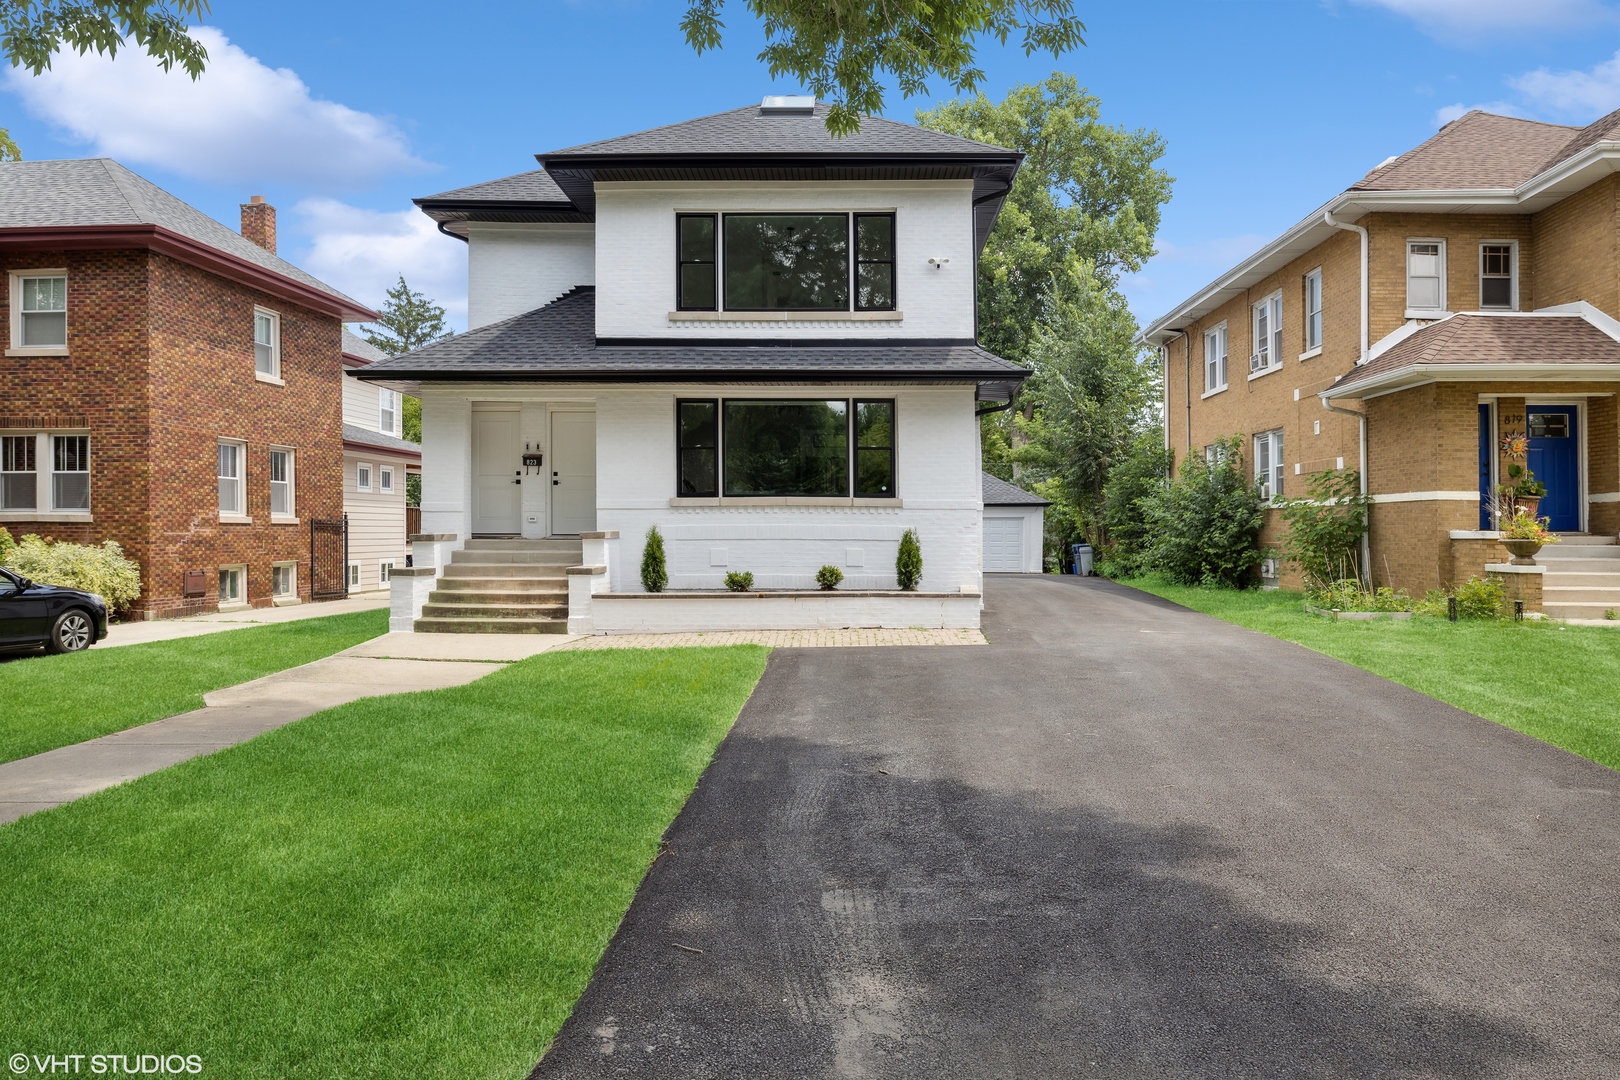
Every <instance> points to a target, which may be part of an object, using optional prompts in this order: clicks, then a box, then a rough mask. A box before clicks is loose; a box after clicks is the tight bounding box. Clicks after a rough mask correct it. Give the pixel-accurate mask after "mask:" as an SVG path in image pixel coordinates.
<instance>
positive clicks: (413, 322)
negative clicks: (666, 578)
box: [0, 0, 450, 443]
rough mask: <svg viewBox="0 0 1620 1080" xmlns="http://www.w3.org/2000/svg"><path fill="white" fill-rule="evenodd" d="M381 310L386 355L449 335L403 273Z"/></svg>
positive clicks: (414, 433)
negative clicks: (407, 281)
mask: <svg viewBox="0 0 1620 1080" xmlns="http://www.w3.org/2000/svg"><path fill="white" fill-rule="evenodd" d="M3 2H4V0H0V3H3ZM381 314H382V317H381V318H380V319H378V320H377V321H376V322H375V323H372V324H371V325H370V326H369V327H367V328H366V329H365V331H364V334H365V338H366V340H367V341H369V342H371V343H372V344H373V345H375V346H376V347H377V348H379V349H381V350H382V351H383V352H385V353H387V354H388V355H389V356H398V355H399V354H400V353H407V352H410V351H411V350H412V349H419V348H421V347H422V346H423V345H430V344H432V343H433V342H435V341H438V340H439V339H440V338H446V337H449V336H450V328H449V327H448V326H446V325H445V322H444V308H442V307H440V306H439V305H438V304H435V303H434V302H433V301H432V300H429V299H428V298H427V296H426V295H425V294H423V293H419V292H413V291H412V289H411V287H410V286H409V285H407V284H405V275H404V274H401V275H400V276H399V284H398V285H395V286H394V287H393V288H391V289H389V290H388V300H387V302H386V303H384V304H383V307H382V312H381ZM403 405H404V408H403V409H402V410H401V412H400V431H401V432H402V433H403V434H404V436H405V438H407V439H409V440H410V441H411V442H414V443H419V442H421V441H422V399H421V398H414V397H408V396H407V397H406V398H405V400H404V403H403Z"/></svg>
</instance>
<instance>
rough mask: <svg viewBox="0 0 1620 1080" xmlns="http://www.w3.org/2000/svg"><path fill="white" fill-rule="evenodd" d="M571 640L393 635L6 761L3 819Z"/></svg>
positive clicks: (453, 681)
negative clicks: (199, 703) (199, 702)
mask: <svg viewBox="0 0 1620 1080" xmlns="http://www.w3.org/2000/svg"><path fill="white" fill-rule="evenodd" d="M280 610H283V611H287V610H297V609H293V608H283V609H280ZM402 639H403V640H402ZM570 640H572V639H571V638H569V637H566V636H563V635H550V634H385V635H383V636H382V637H380V638H374V639H372V640H371V641H367V642H364V643H362V644H360V645H356V646H355V647H354V648H352V649H347V650H345V651H344V652H341V653H338V654H337V655H335V656H328V657H326V658H325V659H323V660H316V661H315V662H314V663H311V664H305V665H303V666H302V667H295V668H289V669H288V670H286V671H278V672H276V673H275V674H273V675H266V676H264V677H263V678H260V679H254V680H253V681H252V682H246V683H242V684H241V685H240V686H231V687H227V688H225V689H223V690H215V691H214V692H213V693H211V694H205V695H203V702H204V703H205V705H206V707H205V708H201V709H197V710H195V711H193V712H188V713H182V714H180V715H179V716H171V717H169V718H168V719H165V720H157V721H154V722H152V723H150V724H142V725H141V726H140V727H134V728H130V729H128V730H127V731H119V732H114V733H113V734H111V735H104V736H102V737H101V738H99V739H91V740H89V741H88V742H82V743H78V744H76V745H74V746H64V747H62V748H60V749H57V750H50V751H47V752H46V753H43V754H35V755H34V756H33V757H27V758H22V759H21V760H18V761H10V762H6V763H4V764H0V824H4V823H6V822H9V821H15V820H17V819H18V818H20V817H23V816H24V815H26V814H32V813H34V812H36V811H39V810H48V809H50V808H51V807H53V806H60V805H62V804H63V803H66V802H72V801H73V800H74V799H78V798H82V797H84V796H85V795H89V794H91V793H93V792H97V791H100V790H101V789H103V788H108V787H112V786H113V785H114V784H122V783H124V782H125V781H128V780H134V779H136V778H137V777H141V776H145V775H146V774H147V773H151V772H156V771H157V770H159V769H166V768H168V767H169V766H170V765H176V764H179V763H180V762H182V761H186V760H188V759H190V758H194V757H200V756H201V755H203V754H212V753H213V752H214V751H216V750H223V749H225V748H226V747H227V746H234V745H236V744H237V743H239V742H245V741H247V740H248V739H251V738H253V737H254V736H255V735H258V734H260V733H262V732H265V731H269V730H271V729H273V728H278V727H281V726H282V725H283V724H290V723H292V722H293V721H294V720H302V719H303V718H304V717H306V716H310V715H312V714H314V713H317V712H320V711H321V710H322V709H330V708H332V707H333V706H335V705H342V704H345V703H347V702H350V701H355V700H357V699H359V698H365V697H378V696H383V695H387V694H406V693H412V692H414V691H418V690H438V689H442V688H444V687H447V686H461V685H463V684H465V683H470V682H472V681H473V680H475V679H480V678H483V677H484V676H485V675H488V674H490V673H491V672H494V671H499V670H500V669H501V668H503V667H505V666H506V665H507V664H509V663H512V662H514V661H517V660H523V659H526V658H527V657H530V656H534V655H536V654H537V653H542V652H545V651H547V650H548V649H552V648H554V647H556V646H557V645H560V644H562V643H564V642H566V641H570Z"/></svg>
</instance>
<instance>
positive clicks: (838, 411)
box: [675, 398, 896, 499]
mask: <svg viewBox="0 0 1620 1080" xmlns="http://www.w3.org/2000/svg"><path fill="white" fill-rule="evenodd" d="M675 411H676V424H675V426H676V456H677V461H678V465H677V477H676V494H677V495H678V496H679V497H681V498H713V497H715V496H721V495H724V496H727V497H743V498H747V497H759V496H794V495H798V496H831V497H844V498H848V497H851V496H853V497H855V498H862V499H889V498H893V497H894V496H895V494H896V491H895V442H894V419H895V405H894V401H893V400H892V399H881V400H865V399H857V400H855V401H848V400H807V399H799V398H795V399H788V400H774V401H765V400H752V399H739V400H733V401H717V400H714V399H701V400H690V399H682V400H678V401H676V403H675Z"/></svg>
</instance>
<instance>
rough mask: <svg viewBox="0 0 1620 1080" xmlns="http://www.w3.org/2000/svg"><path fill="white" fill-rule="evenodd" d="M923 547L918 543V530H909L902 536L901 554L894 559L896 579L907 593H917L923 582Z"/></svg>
mask: <svg viewBox="0 0 1620 1080" xmlns="http://www.w3.org/2000/svg"><path fill="white" fill-rule="evenodd" d="M922 568H923V561H922V545H921V544H919V543H918V542H917V530H916V529H907V530H906V531H905V532H904V533H902V534H901V535H900V552H899V554H897V555H895V557H894V578H895V580H896V581H898V582H899V583H900V588H901V589H903V590H904V591H906V592H916V591H917V582H919V581H921V580H922Z"/></svg>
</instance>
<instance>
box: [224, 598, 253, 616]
mask: <svg viewBox="0 0 1620 1080" xmlns="http://www.w3.org/2000/svg"><path fill="white" fill-rule="evenodd" d="M219 610H220V614H225V613H226V612H231V611H252V610H253V605H252V604H248V603H244V602H243V601H241V600H232V601H229V602H226V601H223V600H222V601H220V605H219Z"/></svg>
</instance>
